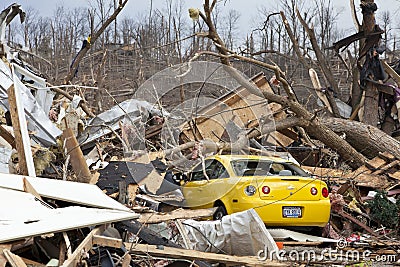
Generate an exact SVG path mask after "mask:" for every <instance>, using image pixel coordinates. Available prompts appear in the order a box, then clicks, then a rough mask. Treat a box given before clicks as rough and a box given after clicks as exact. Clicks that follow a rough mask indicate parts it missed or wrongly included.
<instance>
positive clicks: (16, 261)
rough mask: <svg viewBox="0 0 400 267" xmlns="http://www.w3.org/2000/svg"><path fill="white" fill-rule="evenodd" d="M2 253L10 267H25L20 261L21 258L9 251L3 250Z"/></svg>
mask: <svg viewBox="0 0 400 267" xmlns="http://www.w3.org/2000/svg"><path fill="white" fill-rule="evenodd" d="M3 253H4V256H6V258H7V260H8V262H9V263H10V265H11V266H12V267H27V266H26V264H25V262H24V261H23V260H22V259H21V257H20V256H18V255H15V254H14V253H12V252H11V251H10V250H9V249H5V250H3Z"/></svg>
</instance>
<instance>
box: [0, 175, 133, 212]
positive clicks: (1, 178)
mask: <svg viewBox="0 0 400 267" xmlns="http://www.w3.org/2000/svg"><path fill="white" fill-rule="evenodd" d="M24 177H26V176H22V175H13V174H0V188H9V189H15V190H19V191H24V186H23V178H24ZM26 179H27V180H28V182H29V183H30V184H31V185H32V186H33V188H34V189H35V190H36V191H37V192H38V194H39V195H40V196H42V197H47V198H51V199H56V200H62V201H67V202H70V203H75V204H80V205H85V206H89V207H96V208H107V209H113V210H124V211H130V209H129V208H127V207H125V206H124V205H122V204H121V203H119V202H117V201H115V200H114V199H112V198H110V197H109V196H107V195H106V194H104V193H103V192H102V191H101V190H100V188H98V187H97V186H96V185H91V184H84V183H77V182H70V181H62V180H55V179H47V178H34V177H26Z"/></svg>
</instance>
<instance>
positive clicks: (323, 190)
mask: <svg viewBox="0 0 400 267" xmlns="http://www.w3.org/2000/svg"><path fill="white" fill-rule="evenodd" d="M322 196H323V197H328V196H329V191H328V188H326V187H324V188H322Z"/></svg>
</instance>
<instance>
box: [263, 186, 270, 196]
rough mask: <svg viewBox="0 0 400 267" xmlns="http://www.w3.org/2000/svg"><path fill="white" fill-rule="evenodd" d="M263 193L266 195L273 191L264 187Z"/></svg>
mask: <svg viewBox="0 0 400 267" xmlns="http://www.w3.org/2000/svg"><path fill="white" fill-rule="evenodd" d="M262 192H263V193H264V194H266V195H268V194H269V192H271V189H270V188H269V186H263V187H262Z"/></svg>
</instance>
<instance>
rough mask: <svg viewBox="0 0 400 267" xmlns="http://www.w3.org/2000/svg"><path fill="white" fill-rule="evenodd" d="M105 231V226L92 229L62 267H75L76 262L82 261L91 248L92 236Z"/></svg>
mask: <svg viewBox="0 0 400 267" xmlns="http://www.w3.org/2000/svg"><path fill="white" fill-rule="evenodd" d="M104 230H105V225H102V226H99V227H97V228H95V229H93V230H92V231H91V232H90V233H89V234H88V235H87V236H86V237H85V239H83V241H82V242H81V243H80V244H79V246H78V247H77V248H76V249H75V251H74V252H73V253H72V255H71V256H69V257H68V259H67V260H66V261H65V262H64V264H63V265H62V266H64V267H75V266H77V264H78V262H79V261H80V260H81V259H82V257H83V256H84V255H85V253H86V252H88V251H89V250H90V249H91V248H92V246H93V236H95V235H98V234H101V233H102V232H104Z"/></svg>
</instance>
